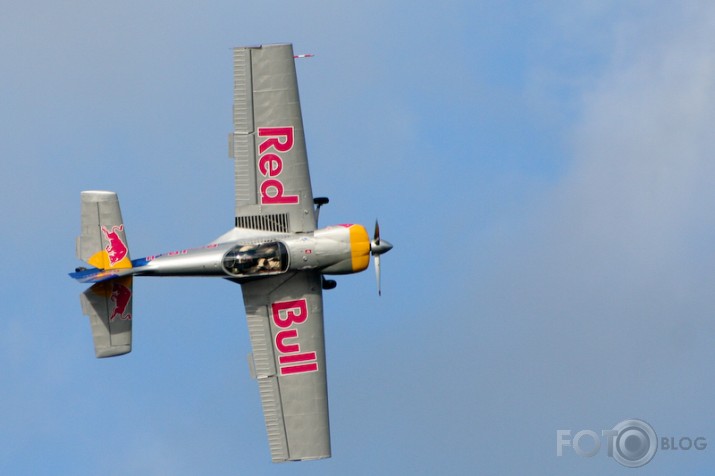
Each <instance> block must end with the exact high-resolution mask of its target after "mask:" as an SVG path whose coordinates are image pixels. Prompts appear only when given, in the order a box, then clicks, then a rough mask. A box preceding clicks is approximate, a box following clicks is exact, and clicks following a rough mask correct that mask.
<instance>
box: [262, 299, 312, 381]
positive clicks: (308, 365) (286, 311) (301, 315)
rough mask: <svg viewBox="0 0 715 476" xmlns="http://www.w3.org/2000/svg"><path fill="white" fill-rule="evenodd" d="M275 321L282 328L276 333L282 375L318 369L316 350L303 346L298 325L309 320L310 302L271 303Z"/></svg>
mask: <svg viewBox="0 0 715 476" xmlns="http://www.w3.org/2000/svg"><path fill="white" fill-rule="evenodd" d="M271 314H272V317H273V323H274V324H275V325H276V326H278V328H279V329H280V330H279V331H278V332H277V333H276V337H275V341H274V343H275V347H276V350H277V351H278V367H279V369H280V374H281V375H295V374H302V373H307V372H317V371H318V362H317V360H318V356H317V353H316V352H315V351H307V352H306V351H305V350H304V349H303V348H302V347H301V343H300V337H299V335H298V328H297V327H298V326H300V325H301V324H303V323H305V322H306V321H307V320H308V317H309V314H308V302H307V301H306V300H305V298H304V299H297V300H295V301H279V302H274V303H273V304H271Z"/></svg>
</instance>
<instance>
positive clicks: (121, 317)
mask: <svg viewBox="0 0 715 476" xmlns="http://www.w3.org/2000/svg"><path fill="white" fill-rule="evenodd" d="M132 281H133V279H132V276H123V277H119V278H115V279H111V280H109V281H102V282H100V283H97V284H94V285H93V286H92V287H90V288H89V289H87V290H86V291H85V292H83V293H82V294H81V295H80V301H81V302H82V312H83V313H84V314H85V315H87V316H89V322H90V324H91V325H92V337H93V338H94V353H95V355H96V356H97V357H98V358H101V357H113V356H115V355H122V354H126V353H129V352H131V350H132Z"/></svg>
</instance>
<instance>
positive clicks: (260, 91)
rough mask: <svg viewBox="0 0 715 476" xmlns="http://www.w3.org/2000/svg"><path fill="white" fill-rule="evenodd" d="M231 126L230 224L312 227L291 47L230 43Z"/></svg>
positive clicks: (282, 228)
mask: <svg viewBox="0 0 715 476" xmlns="http://www.w3.org/2000/svg"><path fill="white" fill-rule="evenodd" d="M233 60H234V96H233V129H234V131H233V132H232V133H231V134H230V136H229V150H230V155H231V157H233V159H234V161H235V181H236V226H237V227H240V228H252V229H258V230H265V231H276V232H284V233H285V232H308V231H313V230H314V229H315V218H314V212H313V192H312V190H311V186H310V174H309V172H308V158H307V153H306V146H305V136H304V133H303V119H302V116H301V111H300V99H299V97H298V82H297V78H296V72H295V60H294V58H293V46H292V45H290V44H285V45H266V46H257V47H243V48H235V49H234V52H233Z"/></svg>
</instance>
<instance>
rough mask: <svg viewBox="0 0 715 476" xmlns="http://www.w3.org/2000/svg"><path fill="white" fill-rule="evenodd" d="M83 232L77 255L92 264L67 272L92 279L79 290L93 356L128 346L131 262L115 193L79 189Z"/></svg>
mask: <svg viewBox="0 0 715 476" xmlns="http://www.w3.org/2000/svg"><path fill="white" fill-rule="evenodd" d="M81 198H82V211H81V214H82V232H81V235H80V236H79V238H77V257H78V258H79V259H81V260H83V261H86V262H87V263H89V264H90V265H92V266H93V267H94V268H93V269H89V270H83V269H78V270H77V272H76V273H72V274H70V276H72V277H73V278H75V279H77V280H79V281H81V282H91V283H96V284H94V285H93V286H92V287H90V288H89V289H87V290H86V291H85V292H83V293H82V294H81V295H80V301H81V302H82V312H83V313H84V314H86V315H87V316H89V321H90V324H91V325H92V337H93V338H94V352H95V354H96V355H97V357H112V356H115V355H122V354H126V353H128V352H131V350H132V283H133V278H132V276H131V273H132V271H133V269H132V262H131V258H130V257H129V248H128V246H127V237H126V235H125V233H124V222H123V221H122V212H121V210H120V209H119V199H118V198H117V194H116V193H114V192H104V191H88V192H82V194H81Z"/></svg>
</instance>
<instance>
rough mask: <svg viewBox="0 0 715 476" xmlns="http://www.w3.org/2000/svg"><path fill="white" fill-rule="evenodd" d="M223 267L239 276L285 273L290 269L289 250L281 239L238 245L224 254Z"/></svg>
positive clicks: (233, 274) (229, 272)
mask: <svg viewBox="0 0 715 476" xmlns="http://www.w3.org/2000/svg"><path fill="white" fill-rule="evenodd" d="M223 268H224V269H225V270H226V272H227V273H228V274H230V275H232V276H237V277H243V276H262V275H268V274H279V273H283V272H285V271H286V270H287V269H288V251H287V249H286V246H285V245H284V244H283V243H281V242H280V241H271V242H268V243H259V244H242V245H236V246H234V247H233V248H231V249H230V250H229V251H228V252H227V253H226V254H225V255H224V257H223Z"/></svg>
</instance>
